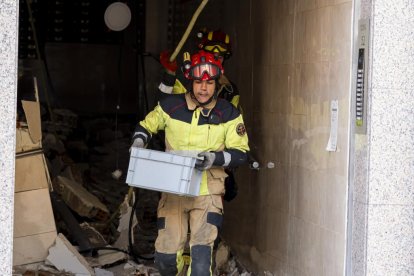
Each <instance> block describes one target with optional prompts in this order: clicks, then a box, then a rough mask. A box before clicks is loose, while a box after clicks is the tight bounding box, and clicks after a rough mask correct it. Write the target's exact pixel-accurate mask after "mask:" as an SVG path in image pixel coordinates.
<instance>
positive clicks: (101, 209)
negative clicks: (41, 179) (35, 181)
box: [54, 176, 109, 221]
mask: <svg viewBox="0 0 414 276" xmlns="http://www.w3.org/2000/svg"><path fill="white" fill-rule="evenodd" d="M54 187H55V189H56V191H57V192H58V193H59V194H60V196H61V197H62V199H63V200H64V201H65V203H66V204H67V205H68V206H69V207H70V208H71V209H72V210H74V211H75V212H76V213H77V214H79V215H80V216H83V217H87V218H96V219H98V220H100V221H104V220H106V219H107V218H108V217H109V211H108V209H107V208H106V206H105V205H104V204H103V203H102V202H101V201H100V200H99V199H98V198H97V197H96V196H94V195H93V194H91V193H90V192H88V190H86V189H85V188H84V187H83V186H82V185H80V184H79V183H77V182H75V181H73V180H70V179H68V178H66V177H63V176H58V177H57V178H56V184H54Z"/></svg>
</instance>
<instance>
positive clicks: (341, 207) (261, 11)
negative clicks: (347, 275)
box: [224, 0, 352, 275]
mask: <svg viewBox="0 0 414 276" xmlns="http://www.w3.org/2000/svg"><path fill="white" fill-rule="evenodd" d="M225 14H226V15H227V16H226V20H225V24H224V25H225V26H228V27H229V28H231V30H232V32H231V33H230V34H231V36H232V37H233V38H234V44H235V50H234V55H233V57H232V58H231V61H230V62H229V65H228V66H227V67H226V74H227V75H228V76H229V77H230V79H232V80H234V81H235V82H236V84H237V85H238V87H240V90H241V104H242V106H243V109H244V110H245V120H246V123H247V127H248V132H249V135H250V146H251V149H252V152H253V155H254V156H255V157H256V158H257V159H258V161H259V162H260V163H261V165H262V166H266V164H267V163H268V162H274V163H275V164H276V166H275V168H274V169H267V168H262V169H260V170H259V171H252V170H248V169H245V168H240V169H239V170H238V175H237V178H238V181H239V195H238V197H237V198H236V199H235V200H234V201H233V202H230V203H229V204H227V205H226V206H225V220H224V223H225V225H224V236H225V239H226V240H228V241H229V242H230V245H231V246H232V248H233V250H234V251H235V253H236V254H238V255H239V256H240V258H241V259H242V260H243V261H245V262H246V263H247V264H249V266H250V268H251V269H253V270H254V271H256V272H260V273H263V271H269V272H271V273H274V274H275V275H282V274H283V275H284V274H285V273H287V274H288V275H342V274H343V271H344V259H345V228H346V226H345V224H346V223H345V222H346V199H347V181H348V179H347V153H348V125H349V121H348V116H349V115H348V114H349V97H350V92H349V88H350V86H349V84H350V68H351V64H350V61H351V29H352V2H351V1H333V0H332V1H321V0H316V1H305V0H299V1H288V0H278V1H264V0H262V1H240V2H239V1H228V2H226V11H225ZM234 65H236V66H234ZM331 100H338V101H339V123H338V144H337V145H338V148H337V151H336V152H328V151H326V150H325V148H326V145H327V142H328V138H329V131H330V102H331Z"/></svg>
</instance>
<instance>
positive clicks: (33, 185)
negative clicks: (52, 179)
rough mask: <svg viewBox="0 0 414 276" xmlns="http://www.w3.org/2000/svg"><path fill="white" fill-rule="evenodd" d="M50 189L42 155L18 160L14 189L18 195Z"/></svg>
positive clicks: (18, 158)
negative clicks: (19, 193)
mask: <svg viewBox="0 0 414 276" xmlns="http://www.w3.org/2000/svg"><path fill="white" fill-rule="evenodd" d="M48 187H49V178H48V172H47V167H46V162H45V159H44V156H43V154H42V153H39V154H35V155H28V156H23V157H17V158H16V173H15V187H14V191H15V192H16V193H17V192H24V191H29V190H36V189H44V188H48Z"/></svg>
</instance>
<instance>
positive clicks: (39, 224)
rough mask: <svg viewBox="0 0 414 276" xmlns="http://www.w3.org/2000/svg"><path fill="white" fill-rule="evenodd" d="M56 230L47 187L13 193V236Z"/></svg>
mask: <svg viewBox="0 0 414 276" xmlns="http://www.w3.org/2000/svg"><path fill="white" fill-rule="evenodd" d="M52 231H55V232H56V226H55V219H54V217H53V211H52V204H51V202H50V194H49V189H47V188H46V189H38V190H32V191H26V192H20V193H15V196H14V237H15V238H17V237H23V236H29V235H35V234H40V233H46V232H52Z"/></svg>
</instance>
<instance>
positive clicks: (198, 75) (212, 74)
mask: <svg viewBox="0 0 414 276" xmlns="http://www.w3.org/2000/svg"><path fill="white" fill-rule="evenodd" d="M220 73H221V70H220V68H219V67H218V66H217V65H215V64H210V63H203V64H199V65H197V66H194V67H193V68H191V70H190V76H191V77H192V78H193V79H195V80H211V79H216V78H218V77H219V76H220Z"/></svg>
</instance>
